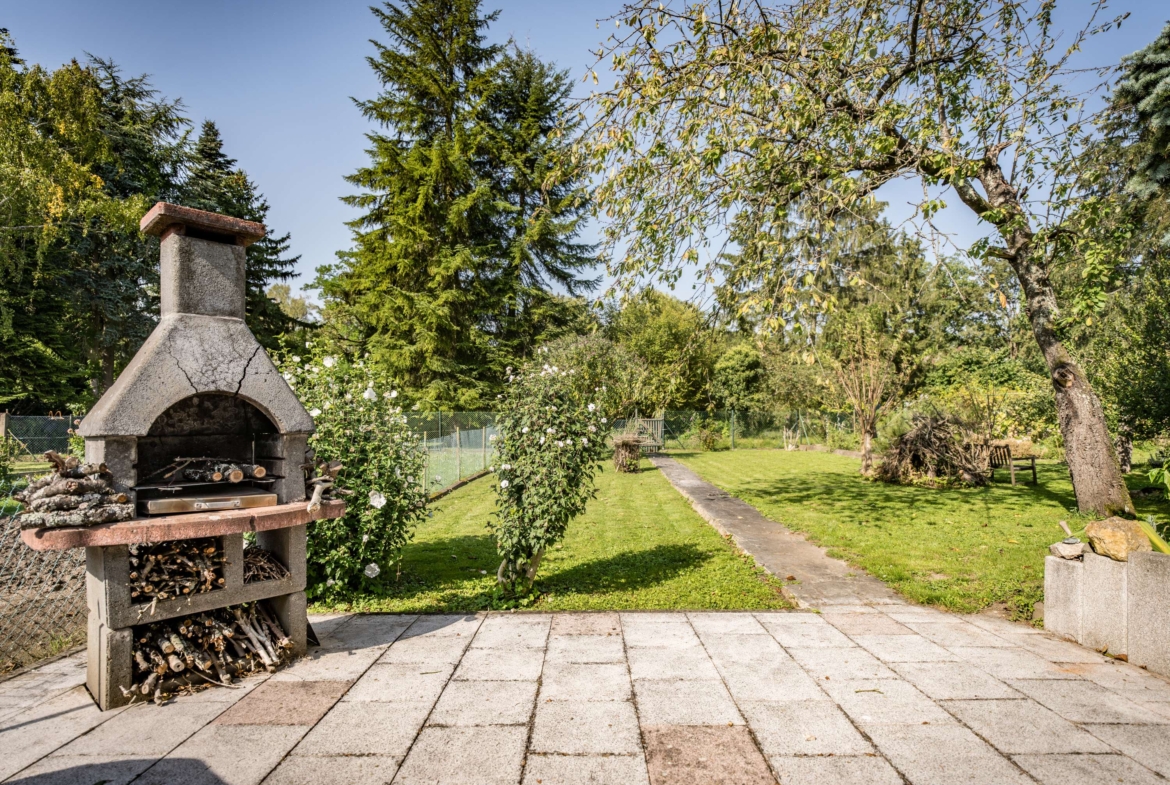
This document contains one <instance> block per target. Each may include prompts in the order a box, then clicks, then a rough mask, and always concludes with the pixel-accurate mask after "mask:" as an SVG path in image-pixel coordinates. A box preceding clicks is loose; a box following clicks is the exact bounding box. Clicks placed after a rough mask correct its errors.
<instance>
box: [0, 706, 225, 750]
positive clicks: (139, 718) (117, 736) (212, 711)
mask: <svg viewBox="0 0 1170 785" xmlns="http://www.w3.org/2000/svg"><path fill="white" fill-rule="evenodd" d="M225 708H226V707H225V706H224V705H223V704H215V703H198V704H194V705H183V703H182V702H181V701H177V700H176V701H171V702H170V703H167V704H165V705H163V706H155V705H154V704H146V705H139V706H130V707H128V708H127V709H126V710H125V711H122V712H119V713H118V716H116V717H112V718H110V720H109V721H108V722H103V723H102V724H101V725H98V726H97V727H96V728H94V729H93V730H91V731H90V732H89V733H86V734H84V735H82V736H79V737H77V738H76V739H74V740H73V741H71V742H69V743H68V744H66V745H65V746H64V747H62V748H61V749H59V750H57V752H56V753H54V754H59V755H70V756H76V755H97V756H102V757H107V756H108V757H132V756H135V755H137V756H140V757H143V758H161V757H163V756H164V755H166V754H167V753H168V752H170V751H171V750H173V749H174V748H175V747H177V746H179V745H180V744H182V743H183V742H184V741H186V740H187V739H188V738H189V737H191V736H193V735H194V734H195V733H196V732H197V731H198V730H199V729H200V728H202V727H203V726H204V725H206V724H208V723H209V722H211V721H212V720H214V719H215V718H216V717H217V716H218V715H219V714H221V713H222V712H223V711H224V709H225ZM0 738H2V737H0Z"/></svg>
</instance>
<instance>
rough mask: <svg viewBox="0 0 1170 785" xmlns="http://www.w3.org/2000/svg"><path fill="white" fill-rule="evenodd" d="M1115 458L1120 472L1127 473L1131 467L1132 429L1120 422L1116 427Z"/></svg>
mask: <svg viewBox="0 0 1170 785" xmlns="http://www.w3.org/2000/svg"><path fill="white" fill-rule="evenodd" d="M1116 445H1117V459H1118V462H1119V463H1120V464H1121V473H1122V474H1129V472H1130V471H1131V470H1132V469H1133V431H1132V430H1131V429H1130V427H1129V426H1128V425H1126V424H1125V423H1122V424H1121V425H1120V426H1119V427H1118V428H1117V442H1116Z"/></svg>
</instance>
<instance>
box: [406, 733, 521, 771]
mask: <svg viewBox="0 0 1170 785" xmlns="http://www.w3.org/2000/svg"><path fill="white" fill-rule="evenodd" d="M527 735H528V729H527V728H523V727H511V726H498V725H497V726H494V727H485V728H424V729H423V731H422V733H420V734H419V736H418V740H417V741H416V742H415V743H414V746H413V747H411V750H410V754H409V755H407V756H406V760H404V761H403V762H402V767H401V768H400V769H399V770H398V775H397V776H396V777H395V779H394V783H395V785H467V784H468V783H472V782H474V783H476V785H515V783H517V782H519V781H520V772H521V767H522V766H523V763H524V742H525V739H526V737H527Z"/></svg>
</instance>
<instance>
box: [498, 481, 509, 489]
mask: <svg viewBox="0 0 1170 785" xmlns="http://www.w3.org/2000/svg"><path fill="white" fill-rule="evenodd" d="M500 487H501V488H507V487H508V481H507V480H500Z"/></svg>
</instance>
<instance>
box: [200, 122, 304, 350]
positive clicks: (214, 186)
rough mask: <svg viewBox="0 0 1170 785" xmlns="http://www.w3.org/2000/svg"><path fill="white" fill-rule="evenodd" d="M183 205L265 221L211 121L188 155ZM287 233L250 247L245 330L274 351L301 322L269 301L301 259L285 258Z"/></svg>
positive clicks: (264, 204)
mask: <svg viewBox="0 0 1170 785" xmlns="http://www.w3.org/2000/svg"><path fill="white" fill-rule="evenodd" d="M183 203H184V204H185V205H187V206H188V207H195V208H198V209H200V210H210V211H212V212H217V213H223V214H225V215H231V216H234V217H236V218H244V219H246V220H249V221H259V222H260V223H263V224H267V222H268V210H269V205H268V200H267V199H265V198H264V196H263V194H261V193H260V192H259V190H258V189H257V188H256V185H255V183H253V182H252V181H251V180H250V179H249V178H248V175H247V174H246V173H245V172H244V171H243V170H242V169H240V168H239V167H238V166H237V164H236V160H235V159H234V158H231V157H229V156H228V155H227V154H226V153H224V151H223V137H222V136H220V133H219V128H217V127H216V125H215V123H214V122H212V121H211V120H205V121H204V122H203V126H202V128H201V129H200V132H199V138H198V139H197V140H196V141H195V146H194V148H193V149H192V151H191V156H190V161H189V163H188V174H187V180H186V182H185V183H184V194H183ZM289 237H290V235H289V234H288V233H285V234H283V235H280V236H275V235H273V234H272V233H271V232H269V233H268V235H266V236H265V237H264V238H263V239H261V240H259V241H257V242H256V243H253V244H252V245H250V246H248V266H247V294H246V298H247V312H248V316H247V319H248V327H249V328H251V330H252V332H253V333H255V335H256V338H257V339H258V340H259V341H260V343H261V344H263V345H264V346H266V347H268V348H275V347H276V345H277V344H278V342H279V341H278V339H279V336H281V335H283V334H285V333H288V332H290V331H291V330H293V329H296V328H298V327H303V326H304V325H302V324H301V323H300V322H298V321H297V320H296V319H293V318H292V317H290V316H289V315H288V314H287V313H285V312H284V311H283V310H282V309H281V307H280V305H279V304H278V303H277V302H276V301H274V300H273V299H272V298H270V297H269V296H268V288H269V287H270V286H272V285H273V284H276V283H281V282H284V281H288V280H290V279H291V278H293V277H294V276H295V275H296V273H295V271H294V270H295V267H296V263H297V261H298V260H299V259H300V257H299V256H292V257H289V256H286V254H287V253H288V250H289Z"/></svg>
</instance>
